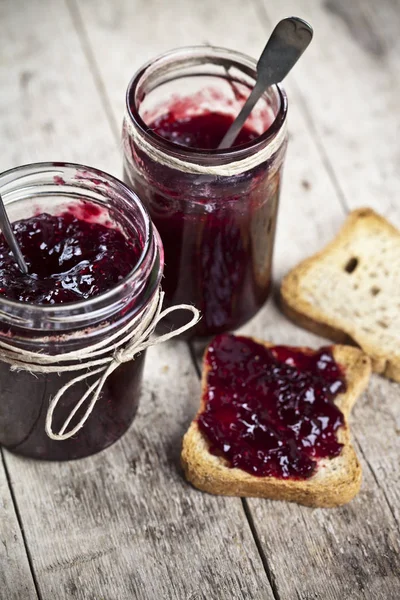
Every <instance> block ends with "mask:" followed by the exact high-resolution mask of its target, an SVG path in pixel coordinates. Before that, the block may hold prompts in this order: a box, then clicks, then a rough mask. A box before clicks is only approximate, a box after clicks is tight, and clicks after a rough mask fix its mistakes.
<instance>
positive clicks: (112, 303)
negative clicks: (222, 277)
mask: <svg viewBox="0 0 400 600" xmlns="http://www.w3.org/2000/svg"><path fill="white" fill-rule="evenodd" d="M0 193H1V195H2V197H3V200H4V203H5V204H6V207H7V212H8V214H9V217H10V220H11V221H16V220H19V219H22V218H29V217H31V216H34V215H35V216H36V215H38V214H41V213H43V212H46V213H49V214H51V215H59V214H63V213H64V212H65V211H72V212H73V214H74V215H75V216H77V217H78V218H81V219H84V220H90V221H91V222H92V221H93V220H94V221H96V222H100V223H106V224H107V225H111V224H112V226H114V227H117V228H118V229H120V231H122V232H123V233H124V235H125V236H126V237H127V238H128V237H130V236H131V237H132V239H139V240H141V254H140V257H139V260H138V262H137V264H136V265H135V266H134V268H133V269H132V271H131V272H130V273H129V275H128V276H127V277H126V278H125V279H123V280H122V281H121V282H119V283H118V284H117V285H115V286H114V287H112V288H111V289H109V290H107V291H106V292H104V293H102V294H99V295H98V296H94V297H92V298H90V299H87V300H83V301H80V302H73V303H69V304H56V305H35V304H29V303H26V302H17V301H11V300H8V299H6V298H4V297H3V296H1V295H0V340H1V341H2V342H7V343H8V344H11V345H12V346H13V347H14V348H19V349H22V350H25V351H32V352H44V353H45V354H49V355H57V354H61V353H66V352H75V351H78V350H81V349H82V348H85V347H87V346H88V345H89V344H95V343H97V342H100V341H102V340H104V339H106V338H107V337H109V336H110V335H112V334H116V333H117V332H118V331H120V330H121V328H122V327H123V326H124V325H125V324H126V323H127V322H128V321H129V320H130V319H132V318H133V317H135V316H138V317H140V315H142V314H143V312H144V311H145V310H146V308H147V307H148V306H149V304H150V302H151V301H152V300H153V298H154V295H155V293H156V292H157V290H158V287H159V284H160V280H161V276H162V265H163V249H162V245H161V240H160V238H159V235H158V233H157V231H156V230H155V228H154V227H153V226H152V223H151V220H150V218H149V216H148V213H147V212H146V210H145V209H144V207H143V205H142V204H141V202H140V200H139V198H138V196H137V195H136V194H135V193H134V192H132V191H131V190H130V189H128V188H127V187H126V186H125V185H124V184H123V183H122V182H120V181H118V180H117V179H115V178H114V177H112V176H111V175H107V174H105V173H103V172H101V171H98V170H97V169H92V168H89V167H83V166H81V165H75V164H69V163H41V164H33V165H27V166H23V167H19V168H16V169H13V170H11V171H7V172H5V173H3V174H1V175H0ZM144 358H145V352H142V353H141V354H140V355H138V356H136V358H135V360H133V361H130V362H127V363H123V364H121V365H120V366H119V367H118V368H117V369H116V370H115V371H114V372H113V373H112V375H111V376H110V377H109V378H108V379H107V381H106V383H105V385H104V387H103V390H102V392H101V395H100V397H99V399H98V401H97V403H96V405H95V407H94V409H93V412H92V413H91V414H90V416H89V418H88V420H87V421H86V423H85V425H84V426H83V428H82V429H80V430H79V431H78V433H77V434H76V435H74V436H73V437H72V438H70V439H66V440H62V441H58V440H53V439H51V438H50V437H48V435H47V434H46V432H45V419H46V414H47V409H48V406H49V401H50V399H51V398H52V397H54V396H55V394H56V393H57V392H58V390H59V389H60V388H61V387H62V386H63V385H64V384H65V383H67V382H68V381H70V380H71V379H72V378H73V377H75V376H76V375H77V373H76V372H72V373H68V372H67V373H65V372H64V373H60V374H58V373H46V374H45V373H39V374H31V373H29V372H26V371H17V372H15V371H13V372H11V371H10V365H9V364H7V363H5V362H0V398H1V401H0V444H2V445H3V446H5V447H6V448H7V449H9V450H11V451H12V452H16V453H18V454H22V455H24V456H29V457H34V458H41V459H48V460H67V459H72V458H80V457H83V456H88V455H90V454H93V453H95V452H98V451H99V450H102V449H103V448H106V447H107V446H109V445H110V444H112V443H113V442H115V441H116V440H117V439H118V438H119V437H121V435H122V434H123V433H124V432H125V431H126V430H127V429H128V427H129V425H130V424H131V422H132V420H133V418H134V415H135V412H136V409H137V406H138V398H139V391H140V385H141V379H142V371H143V365H144ZM81 373H82V371H79V372H78V375H79V374H81ZM91 383H92V381H91V379H90V378H89V379H88V380H84V381H82V382H80V383H77V384H75V385H74V386H72V387H71V388H69V389H68V391H67V392H66V393H65V394H64V395H63V396H62V397H61V399H60V401H59V403H58V405H57V407H56V410H55V412H54V415H53V431H59V429H60V428H61V426H62V424H63V423H64V422H65V420H66V418H67V417H68V415H69V414H70V412H71V410H72V409H73V408H74V406H75V405H76V403H77V401H78V400H79V399H80V398H81V397H82V395H83V393H84V392H85V391H86V390H87V389H88V387H89V384H91ZM84 410H85V405H83V406H82V407H81V408H80V409H79V410H78V412H77V413H76V415H75V416H74V418H73V420H72V421H71V424H70V427H73V426H74V424H76V422H77V421H78V420H79V419H80V418H81V417H82V414H83V413H84Z"/></svg>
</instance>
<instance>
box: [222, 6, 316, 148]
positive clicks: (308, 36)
mask: <svg viewBox="0 0 400 600" xmlns="http://www.w3.org/2000/svg"><path fill="white" fill-rule="evenodd" d="M312 36H313V30H312V27H311V25H309V24H308V23H307V22H306V21H303V19H299V17H288V18H287V19H282V21H279V23H278V24H277V26H276V27H275V29H274V30H273V32H272V34H271V37H270V38H269V40H268V42H267V45H266V46H265V48H264V50H263V51H262V53H261V56H260V58H259V59H258V63H257V79H256V83H255V86H254V87H253V89H252V91H251V93H250V95H249V97H248V98H247V100H246V102H245V104H244V106H243V107H242V110H241V111H240V113H239V114H238V116H237V117H236V119H235V120H234V121H233V123H232V125H231V126H230V127H229V129H228V131H227V132H226V134H225V135H224V137H223V138H222V141H221V143H220V144H219V146H218V149H219V150H220V149H223V148H230V147H231V146H232V144H233V142H234V141H235V139H236V138H237V136H238V134H239V132H240V130H241V129H242V127H243V125H244V123H245V121H246V119H247V117H248V116H249V114H250V113H251V111H252V110H253V108H254V106H255V105H256V103H257V102H258V100H259V99H260V97H261V96H262V94H263V93H264V92H265V90H266V89H267V88H269V87H270V86H271V85H273V84H276V83H279V82H280V81H282V79H284V78H285V77H286V75H287V74H288V73H289V71H290V70H291V69H292V67H294V65H295V64H296V63H297V61H298V60H299V58H300V56H301V55H302V54H303V52H304V50H305V49H306V48H307V46H308V45H309V43H310V42H311V40H312Z"/></svg>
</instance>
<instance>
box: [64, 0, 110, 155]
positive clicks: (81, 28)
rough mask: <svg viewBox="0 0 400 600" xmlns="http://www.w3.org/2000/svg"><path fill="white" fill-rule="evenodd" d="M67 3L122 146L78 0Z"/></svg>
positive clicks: (105, 110)
mask: <svg viewBox="0 0 400 600" xmlns="http://www.w3.org/2000/svg"><path fill="white" fill-rule="evenodd" d="M65 4H66V6H67V10H68V11H69V13H70V15H71V19H72V22H73V24H74V27H75V30H76V32H77V34H78V39H79V41H80V44H81V47H82V52H83V54H84V56H85V58H86V60H87V63H88V65H89V69H90V71H91V73H92V77H93V80H94V84H95V86H96V88H97V91H98V92H99V96H100V100H101V104H102V105H103V108H104V112H105V114H106V115H107V120H108V124H109V125H110V128H111V131H112V133H113V136H114V138H115V139H116V141H117V144H118V148H119V147H120V146H121V140H120V131H119V129H118V123H117V122H116V120H115V118H114V115H113V111H112V107H111V103H110V101H109V98H108V96H107V91H106V88H105V85H104V82H103V79H102V77H101V74H100V71H99V68H98V66H97V61H96V58H95V55H94V53H93V51H92V46H91V44H90V41H89V36H88V34H87V31H86V27H85V23H84V21H83V19H82V16H81V14H80V11H79V7H78V5H77V3H76V0H65Z"/></svg>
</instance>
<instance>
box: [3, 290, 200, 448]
mask: <svg viewBox="0 0 400 600" xmlns="http://www.w3.org/2000/svg"><path fill="white" fill-rule="evenodd" d="M163 301H164V292H163V291H162V290H161V289H160V288H159V289H157V291H156V293H155V295H154V298H153V300H152V301H151V303H150V305H149V306H148V308H147V309H146V311H145V312H144V314H140V315H137V316H135V317H134V318H132V319H131V320H130V321H129V322H128V323H126V325H125V326H124V327H123V328H122V329H120V330H119V331H118V332H117V333H114V334H112V335H110V336H109V337H108V338H106V339H105V340H102V341H101V342H98V343H96V344H92V345H90V346H87V347H86V348H82V349H81V350H75V351H73V352H66V353H63V354H56V355H52V356H50V355H48V354H42V353H39V352H31V351H28V350H22V349H20V348H16V347H14V346H12V345H11V344H8V343H6V342H3V341H0V361H3V362H5V363H8V364H9V365H11V370H12V371H17V370H22V371H28V372H29V373H33V374H35V373H64V372H67V371H71V372H76V371H83V370H84V371H85V372H84V373H83V374H81V375H77V376H76V377H73V378H72V379H71V381H69V382H68V383H67V384H65V385H64V386H62V387H61V388H60V389H59V391H58V392H57V394H56V395H55V396H54V397H53V398H52V399H51V400H50V403H49V407H48V409H47V415H46V424H45V429H46V433H47V435H48V436H49V438H51V439H52V440H66V439H68V438H70V437H72V436H73V435H75V434H76V433H77V432H78V431H79V429H81V428H82V427H83V425H84V424H85V422H86V421H87V419H88V417H89V415H90V414H91V412H92V411H93V409H94V407H95V404H96V402H97V400H98V399H99V396H100V394H101V391H102V389H103V386H104V384H105V382H106V381H107V378H108V377H109V376H110V375H111V373H113V371H115V370H116V369H117V368H118V367H119V366H120V365H121V364H122V363H125V362H129V361H131V360H134V358H135V356H136V355H137V354H139V353H140V352H142V351H143V350H145V349H146V348H149V347H150V346H155V345H156V344H161V343H163V342H166V341H167V340H169V339H171V338H173V337H176V336H178V335H180V334H181V333H183V332H184V331H187V330H188V329H190V328H191V327H193V326H194V325H196V323H197V322H198V321H199V319H200V312H199V311H198V310H197V308H195V307H194V306H191V305H189V304H179V305H176V306H171V307H169V308H166V309H164V310H162V305H163ZM176 310H188V311H190V312H191V313H192V314H193V317H192V319H191V320H190V321H189V323H186V324H185V325H183V326H182V327H179V328H178V329H175V330H174V331H170V332H168V333H166V334H164V335H161V336H158V337H154V338H152V339H150V335H151V334H152V333H153V332H154V330H155V328H156V326H157V324H158V323H159V322H160V321H162V319H163V318H164V317H165V316H166V315H167V314H169V313H171V312H174V311H176ZM64 362H68V363H69V364H67V365H64V364H62V363H64ZM71 363H72V364H71ZM95 375H97V376H98V377H97V378H96V380H95V382H94V383H92V384H91V385H90V387H89V388H88V389H87V391H86V392H85V393H84V395H83V396H82V397H81V399H80V400H79V401H78V402H77V403H76V405H75V407H74V408H73V409H72V411H71V412H70V414H69V416H68V417H67V419H66V420H65V422H64V424H63V426H62V427H61V429H60V431H59V433H54V432H53V429H52V421H53V414H54V411H55V409H56V407H57V404H58V402H59V401H60V399H61V397H62V396H63V394H64V393H65V392H66V391H67V390H68V389H69V388H70V387H72V386H73V385H75V384H76V383H79V382H80V381H83V380H85V379H88V378H90V377H93V376H95ZM90 396H91V399H90V402H89V404H88V406H87V408H86V411H85V413H84V415H83V416H82V417H81V418H80V420H79V422H78V423H77V424H76V425H75V426H74V427H73V428H72V429H70V430H69V431H67V432H66V429H67V427H68V425H69V424H70V422H71V420H72V419H73V417H74V415H75V414H76V413H77V411H78V410H79V409H80V407H81V406H82V405H83V404H84V402H85V401H86V400H87V399H88V398H89V397H90Z"/></svg>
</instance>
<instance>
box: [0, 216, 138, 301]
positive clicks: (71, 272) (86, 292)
mask: <svg viewBox="0 0 400 600" xmlns="http://www.w3.org/2000/svg"><path fill="white" fill-rule="evenodd" d="M13 230H14V233H15V235H16V237H17V240H18V243H19V245H20V247H21V251H22V254H23V255H24V257H25V260H26V263H27V265H28V270H29V276H24V275H22V274H21V272H20V270H19V269H18V267H17V265H16V263H15V260H14V258H13V256H12V254H11V252H10V250H9V248H8V245H7V243H6V241H5V239H4V237H3V235H0V295H2V296H4V297H5V298H8V299H10V300H17V301H19V302H30V303H34V304H63V303H68V302H78V301H79V300H84V299H87V298H91V297H93V296H97V295H98V294H101V293H102V292H105V291H106V290H109V289H110V288H112V287H113V286H115V285H116V284H117V283H118V282H119V281H121V280H122V279H124V278H125V277H126V276H127V275H128V273H129V272H130V271H131V270H132V269H133V267H134V266H135V264H136V263H137V261H138V258H139V256H140V254H141V251H142V247H141V243H140V241H139V240H137V241H133V242H131V241H129V242H128V240H127V239H126V238H125V237H124V236H123V234H122V233H121V232H120V231H118V230H117V229H112V228H109V227H106V226H104V225H102V224H100V223H94V222H89V221H85V220H82V219H78V218H76V217H75V216H74V214H70V213H68V212H67V213H65V214H62V215H60V216H53V215H49V214H46V213H42V214H39V215H37V216H35V217H32V218H30V219H23V220H21V221H16V222H15V223H13Z"/></svg>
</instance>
